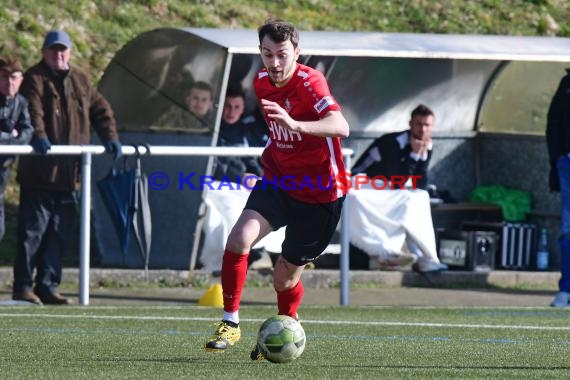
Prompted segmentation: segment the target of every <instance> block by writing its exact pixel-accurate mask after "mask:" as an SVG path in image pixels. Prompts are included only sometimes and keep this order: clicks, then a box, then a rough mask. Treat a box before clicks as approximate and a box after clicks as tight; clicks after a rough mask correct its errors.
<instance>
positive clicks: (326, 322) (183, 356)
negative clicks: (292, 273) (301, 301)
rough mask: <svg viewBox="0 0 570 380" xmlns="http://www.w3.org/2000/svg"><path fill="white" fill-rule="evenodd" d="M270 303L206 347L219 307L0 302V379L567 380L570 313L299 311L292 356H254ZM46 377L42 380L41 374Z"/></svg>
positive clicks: (247, 312)
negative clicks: (299, 351) (297, 349)
mask: <svg viewBox="0 0 570 380" xmlns="http://www.w3.org/2000/svg"><path fill="white" fill-rule="evenodd" d="M273 310H274V308H273V307H249V306H248V307H244V308H243V309H242V311H241V317H242V322H241V328H242V339H241V341H240V342H239V343H237V344H236V345H235V346H234V347H232V348H231V349H230V350H229V351H228V352H225V353H220V354H215V353H210V352H205V351H204V349H203V344H204V342H205V340H206V339H207V338H208V336H209V335H210V334H211V332H212V331H213V329H214V328H215V322H216V320H217V319H218V318H219V316H220V311H219V309H212V308H203V307H194V306H188V307H94V306H89V307H47V306H44V307H32V306H28V307H14V306H3V307H0V337H1V344H0V368H1V377H2V378H5V379H20V378H22V379H26V378H38V376H40V377H41V378H43V379H94V378H101V379H103V378H104V379H175V378H198V379H201V378H203V379H221V378H225V379H270V378H274V379H281V378H288V379H358V378H362V379H369V378H371V377H374V378H383V379H404V378H405V379H409V378H418V379H430V378H433V379H441V378H461V379H471V378H473V379H474V378H478V379H480V378H501V379H506V378H523V377H524V378H525V379H547V378H568V373H570V362H569V361H568V358H569V357H570V323H569V321H570V310H553V309H547V308H533V309H510V308H509V309H475V308H410V307H408V308H386V307H310V306H304V307H303V315H302V316H301V317H302V324H303V326H304V328H305V332H306V334H307V345H306V348H305V352H304V353H303V355H302V356H301V357H300V358H299V359H298V360H296V361H294V362H293V363H289V364H271V363H268V362H252V361H250V359H249V352H250V350H251V348H253V346H254V344H255V336H256V333H257V329H258V327H259V325H261V322H262V321H263V320H264V319H266V318H268V317H269V316H271V313H273ZM40 374H41V375H40Z"/></svg>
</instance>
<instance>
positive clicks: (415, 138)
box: [352, 104, 447, 272]
mask: <svg viewBox="0 0 570 380" xmlns="http://www.w3.org/2000/svg"><path fill="white" fill-rule="evenodd" d="M434 123H435V114H434V112H433V111H432V110H431V109H430V108H428V107H427V106H425V105H423V104H420V105H418V106H417V107H416V108H415V109H414V110H413V111H412V113H411V118H410V122H409V126H410V128H409V129H407V130H405V131H401V132H394V133H388V134H385V135H383V136H381V137H379V138H377V139H376V140H374V141H373V142H372V144H371V145H370V146H369V147H368V148H367V149H366V150H365V151H364V153H363V154H362V155H361V156H360V158H359V159H358V160H357V161H356V163H355V164H354V166H353V167H352V174H353V175H358V174H359V173H365V174H366V175H367V176H368V177H369V178H373V177H375V176H382V177H384V178H386V179H388V180H390V178H396V177H397V176H404V177H407V178H410V177H411V176H414V183H413V184H414V185H415V186H414V187H416V188H418V189H422V190H425V189H426V187H427V185H428V166H429V162H430V159H431V155H432V147H433V143H432V139H431V131H432V128H433V126H434ZM400 178H401V177H400ZM387 188H388V189H389V188H390V187H387ZM395 188H396V189H398V186H396V187H395ZM395 191H398V190H395ZM404 206H405V205H404ZM434 241H435V232H434ZM406 242H407V248H408V250H409V251H410V252H409V253H408V252H402V254H401V255H394V256H388V257H386V258H381V259H379V266H380V268H381V269H397V268H398V267H400V266H404V265H409V264H413V268H414V269H415V270H418V271H420V272H439V271H443V270H447V265H445V264H443V263H440V261H439V259H438V257H437V256H434V254H435V253H432V254H430V253H428V252H422V251H421V250H420V249H419V247H418V246H417V245H416V244H414V243H413V242H412V241H410V239H406Z"/></svg>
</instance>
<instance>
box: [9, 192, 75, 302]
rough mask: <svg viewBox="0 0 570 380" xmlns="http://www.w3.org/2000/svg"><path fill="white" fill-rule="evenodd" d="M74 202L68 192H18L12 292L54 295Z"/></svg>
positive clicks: (60, 271) (73, 211) (69, 230)
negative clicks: (30, 291) (18, 201)
mask: <svg viewBox="0 0 570 380" xmlns="http://www.w3.org/2000/svg"><path fill="white" fill-rule="evenodd" d="M75 217H76V199H75V196H74V194H73V193H71V192H69V193H68V192H56V191H41V190H28V189H25V188H21V189H20V206H19V208H18V243H17V251H16V258H15V261H14V286H13V291H14V292H24V291H29V290H32V286H33V284H34V281H33V280H34V279H33V275H34V269H35V270H36V276H35V287H34V289H33V290H34V291H35V292H36V293H38V294H46V293H55V292H57V288H58V286H59V284H60V282H61V275H62V256H63V254H64V252H65V250H66V248H67V247H68V243H69V241H70V240H72V239H71V235H72V233H73V229H74V223H75Z"/></svg>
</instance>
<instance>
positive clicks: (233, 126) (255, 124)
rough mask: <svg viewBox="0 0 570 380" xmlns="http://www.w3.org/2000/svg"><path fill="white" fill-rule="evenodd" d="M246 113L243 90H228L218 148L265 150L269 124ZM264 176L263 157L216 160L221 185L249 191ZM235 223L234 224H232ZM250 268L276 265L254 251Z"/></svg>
mask: <svg viewBox="0 0 570 380" xmlns="http://www.w3.org/2000/svg"><path fill="white" fill-rule="evenodd" d="M244 111H245V94H244V92H243V90H242V88H241V86H239V85H230V86H228V90H227V91H226V99H225V102H224V109H223V112H222V122H221V124H220V132H219V135H218V144H217V145H218V146H234V147H264V146H265V144H266V143H267V140H268V139H269V135H268V130H267V125H266V124H265V121H264V120H263V118H262V117H261V115H260V114H259V112H257V113H255V112H254V113H252V114H250V115H247V116H244ZM262 175H263V168H262V166H261V161H260V158H259V157H252V156H236V157H221V156H218V157H216V164H215V169H214V178H215V179H216V180H217V181H230V182H234V183H239V184H240V185H244V187H243V188H244V189H246V190H249V189H252V188H253V186H254V185H255V182H256V181H257V177H261V176H262ZM236 206H237V207H239V208H240V210H241V209H242V208H243V206H244V205H243V204H236ZM234 222H235V221H232V222H231V224H233V223H234ZM230 227H231V226H230ZM226 238H227V236H226ZM248 267H249V268H250V269H265V268H272V267H273V264H272V262H271V258H270V257H269V254H268V253H267V252H266V251H265V249H264V248H253V249H252V250H251V252H250V255H249V256H248Z"/></svg>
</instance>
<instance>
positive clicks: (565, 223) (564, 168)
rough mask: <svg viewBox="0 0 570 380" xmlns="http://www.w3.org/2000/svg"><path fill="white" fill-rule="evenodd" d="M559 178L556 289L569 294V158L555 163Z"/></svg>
mask: <svg viewBox="0 0 570 380" xmlns="http://www.w3.org/2000/svg"><path fill="white" fill-rule="evenodd" d="M556 166H557V169H558V176H559V177H560V238H559V241H558V243H559V247H560V275H561V276H560V281H559V283H558V288H559V289H560V291H562V292H569V293H570V157H568V156H564V157H562V158H560V159H559V160H558V162H557V163H556Z"/></svg>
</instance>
